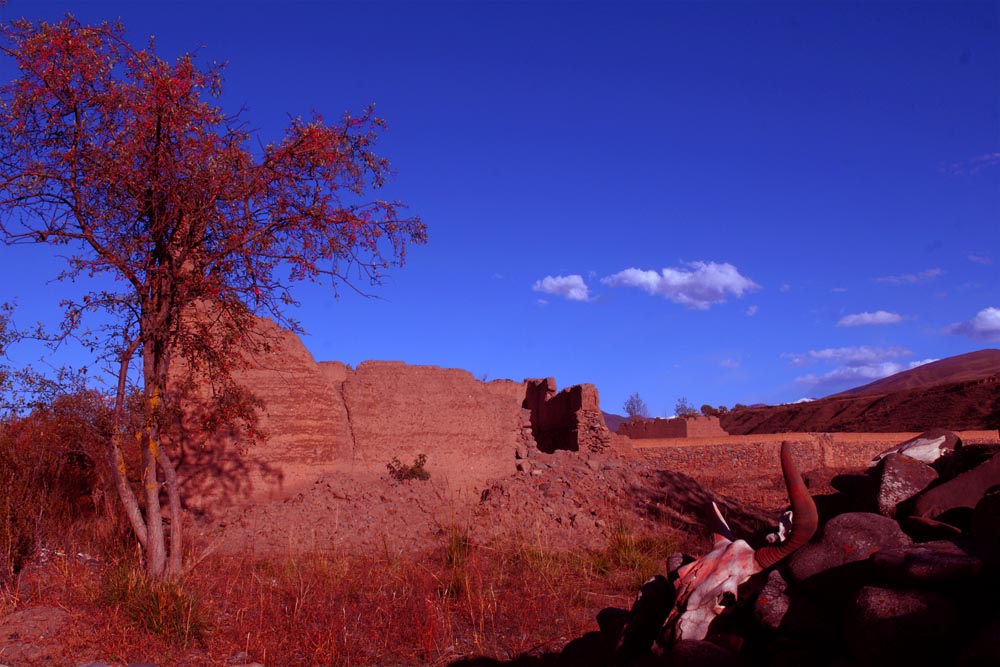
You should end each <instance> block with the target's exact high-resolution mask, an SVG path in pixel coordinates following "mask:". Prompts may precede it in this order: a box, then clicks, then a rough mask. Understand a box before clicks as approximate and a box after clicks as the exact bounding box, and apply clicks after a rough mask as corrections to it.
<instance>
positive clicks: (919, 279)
mask: <svg viewBox="0 0 1000 667" xmlns="http://www.w3.org/2000/svg"><path fill="white" fill-rule="evenodd" d="M943 274H944V270H943V269H938V268H933V269H927V270H926V271H921V272H920V273H905V274H903V275H900V276H883V277H881V278H876V279H875V282H877V283H887V284H889V285H915V284H917V283H925V282H927V281H928V280H933V279H934V278H937V277H938V276H940V275H943Z"/></svg>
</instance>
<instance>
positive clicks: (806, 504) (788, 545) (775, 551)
mask: <svg viewBox="0 0 1000 667" xmlns="http://www.w3.org/2000/svg"><path fill="white" fill-rule="evenodd" d="M781 472H782V474H784V476H785V486H786V487H787V488H788V499H789V500H790V501H791V502H792V534H791V535H789V536H788V539H787V540H786V541H784V542H782V543H781V544H773V545H769V546H766V547H761V548H760V549H759V550H758V551H757V553H756V554H754V560H755V561H757V565H759V566H760V567H761V569H765V570H766V569H767V568H769V567H771V566H772V565H774V564H775V563H777V562H778V561H780V560H782V559H783V558H786V557H787V556H790V555H791V554H792V553H794V552H795V551H796V550H798V549H800V548H801V547H803V546H805V545H806V544H807V543H808V542H809V540H810V539H812V536H813V534H814V533H815V532H816V527H817V526H818V525H819V516H818V515H817V513H816V503H815V502H813V499H812V496H811V495H809V489H807V488H806V484H805V482H803V481H802V475H801V474H799V469H798V467H796V465H795V461H793V460H792V443H790V442H789V441H787V440H785V441H784V442H782V443H781Z"/></svg>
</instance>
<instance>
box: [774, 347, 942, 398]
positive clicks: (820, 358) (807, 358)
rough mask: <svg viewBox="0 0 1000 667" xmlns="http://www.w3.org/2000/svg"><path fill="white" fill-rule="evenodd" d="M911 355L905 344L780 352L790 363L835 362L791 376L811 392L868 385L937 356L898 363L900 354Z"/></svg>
mask: <svg viewBox="0 0 1000 667" xmlns="http://www.w3.org/2000/svg"><path fill="white" fill-rule="evenodd" d="M910 354H912V352H910V350H908V349H906V348H905V347H899V346H896V347H885V348H882V347H869V346H866V345H862V346H859V347H837V348H826V349H822V350H810V351H808V352H802V353H790V354H784V355H782V356H783V357H784V358H787V359H790V360H791V365H792V366H798V367H801V366H807V365H810V364H813V363H824V364H835V365H836V366H835V367H834V368H832V369H830V370H829V371H827V372H825V373H819V374H817V373H810V374H807V375H800V376H798V377H796V378H795V382H796V383H797V384H799V385H803V386H806V387H809V388H810V389H811V390H813V391H819V392H823V393H826V392H835V391H842V390H845V389H850V388H852V387H855V386H860V385H864V384H868V383H869V382H874V381H875V380H881V379H882V378H884V377H889V376H890V375H895V374H896V373H901V372H903V371H906V370H911V369H913V368H917V367H918V366H923V365H924V364H928V363H930V362H932V361H937V359H921V360H919V361H910V362H900V361H896V360H897V359H900V358H901V357H905V356H907V355H910Z"/></svg>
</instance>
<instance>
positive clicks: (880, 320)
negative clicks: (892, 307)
mask: <svg viewBox="0 0 1000 667" xmlns="http://www.w3.org/2000/svg"><path fill="white" fill-rule="evenodd" d="M902 321H903V317H902V316H901V315H899V314H897V313H890V312H888V311H886V310H876V311H875V312H874V313H869V312H864V313H856V314H854V315H845V316H844V317H842V318H840V321H839V322H837V326H838V327H859V326H864V325H866V324H896V323H897V322H902Z"/></svg>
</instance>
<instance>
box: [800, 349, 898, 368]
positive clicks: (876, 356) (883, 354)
mask: <svg viewBox="0 0 1000 667" xmlns="http://www.w3.org/2000/svg"><path fill="white" fill-rule="evenodd" d="M908 354H911V352H910V351H909V350H907V349H906V348H905V347H898V346H897V347H869V346H867V345H862V346H860V347H828V348H826V349H823V350H810V351H808V352H802V353H786V354H783V355H781V356H782V357H784V358H786V359H791V360H792V365H793V366H806V365H808V364H810V363H812V362H815V361H829V362H834V363H840V364H846V365H848V366H872V365H877V364H880V363H882V362H884V361H885V360H886V359H898V358H899V357H905V356H906V355H908Z"/></svg>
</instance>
